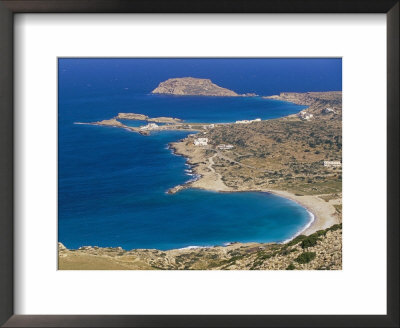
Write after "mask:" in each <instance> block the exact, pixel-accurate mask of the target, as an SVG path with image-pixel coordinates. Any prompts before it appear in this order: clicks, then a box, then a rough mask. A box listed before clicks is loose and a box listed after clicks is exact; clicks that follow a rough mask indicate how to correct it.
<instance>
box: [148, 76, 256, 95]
mask: <svg viewBox="0 0 400 328" xmlns="http://www.w3.org/2000/svg"><path fill="white" fill-rule="evenodd" d="M151 93H153V94H165V95H175V96H215V97H239V96H240V95H239V94H237V93H236V92H234V91H232V90H229V89H226V88H222V87H220V86H218V85H216V84H214V83H212V82H211V80H210V79H198V78H194V77H182V78H173V79H168V80H166V81H164V82H161V83H160V84H159V85H158V87H157V88H155V89H154V90H153V91H152V92H151ZM251 95H253V94H251Z"/></svg>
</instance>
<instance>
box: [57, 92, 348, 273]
mask: <svg viewBox="0 0 400 328" xmlns="http://www.w3.org/2000/svg"><path fill="white" fill-rule="evenodd" d="M265 98H267V99H272V100H280V101H290V102H293V103H296V104H300V105H305V106H308V107H307V108H306V109H304V110H302V111H300V112H299V113H297V114H293V115H289V116H286V117H282V118H278V119H272V120H260V119H250V120H242V121H237V122H236V123H229V124H221V123H220V124H210V123H208V124H200V123H196V124H194V123H193V124H192V123H185V122H182V121H178V120H179V119H174V120H175V121H174V122H171V123H170V124H166V127H163V129H189V130H193V131H197V132H198V133H197V134H192V135H188V136H187V137H186V138H184V139H182V140H180V141H178V142H174V143H171V144H170V147H171V148H172V149H173V150H174V152H175V154H177V155H182V156H185V157H186V158H187V162H188V164H189V165H191V168H192V170H193V171H194V173H195V174H196V175H197V176H198V177H199V178H198V179H197V180H195V181H190V182H188V183H186V184H184V185H179V186H176V187H174V188H171V189H170V190H169V191H168V192H169V193H175V192H179V191H180V190H182V189H184V188H201V189H206V190H215V191H222V192H239V191H261V192H271V193H275V194H277V195H280V196H282V197H286V198H289V199H292V200H294V201H296V202H298V203H300V204H301V205H303V206H304V207H306V208H307V209H308V210H309V211H310V212H311V213H313V215H314V221H313V222H311V225H310V226H309V227H307V228H306V230H305V231H302V232H300V233H301V234H300V235H299V236H297V237H295V238H294V239H293V240H290V241H286V242H285V243H283V244H276V243H272V244H262V243H245V244H244V243H233V244H231V245H228V246H226V247H222V246H216V247H209V248H197V249H176V250H170V251H165V252H164V251H159V250H131V251H125V250H122V249H119V248H118V249H115V248H99V247H82V248H80V249H79V250H68V249H66V248H65V247H64V246H63V245H60V246H59V249H60V253H59V254H60V256H59V265H60V269H74V268H76V267H78V266H79V265H82V263H87V268H86V269H96V268H99V266H102V268H104V269H107V268H108V269H113V268H114V269H117V268H119V269H123V268H125V269H247V270H248V269H307V270H309V269H324V270H326V269H328V270H329V269H341V265H342V264H341V260H342V254H341V251H342V245H341V234H342V167H341V158H342V125H341V124H342V93H341V92H339V91H335V92H308V93H281V94H280V95H275V96H269V97H265ZM117 118H118V119H122V118H123V119H139V120H147V121H150V120H151V119H150V118H148V117H147V116H145V115H142V114H133V113H124V114H123V113H120V114H118V116H117V117H115V118H112V119H110V120H105V121H101V122H95V123H91V124H99V125H112V126H115V127H122V128H126V126H125V125H123V124H122V123H121V122H119V121H118V120H117ZM104 122H106V123H105V124H104ZM120 124H122V126H121V125H120Z"/></svg>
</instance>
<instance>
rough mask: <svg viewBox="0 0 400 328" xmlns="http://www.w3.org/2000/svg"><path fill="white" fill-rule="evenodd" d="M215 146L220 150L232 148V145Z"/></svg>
mask: <svg viewBox="0 0 400 328" xmlns="http://www.w3.org/2000/svg"><path fill="white" fill-rule="evenodd" d="M217 148H218V149H222V150H229V149H232V148H234V146H233V145H225V144H221V145H218V146H217Z"/></svg>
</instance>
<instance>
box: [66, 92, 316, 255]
mask: <svg viewBox="0 0 400 328" xmlns="http://www.w3.org/2000/svg"><path fill="white" fill-rule="evenodd" d="M126 102H129V103H131V104H136V105H138V104H139V103H140V104H141V105H140V109H134V110H132V111H133V112H140V113H144V114H146V115H149V116H168V115H169V116H174V117H182V118H185V119H186V120H188V121H190V122H194V121H202V122H215V121H218V122H224V121H234V120H236V119H244V118H247V117H250V118H256V117H261V118H269V117H277V116H279V115H283V114H289V113H293V112H297V111H299V110H300V109H301V108H303V107H300V106H295V105H291V104H287V103H284V102H276V101H270V100H264V99H259V98H235V99H233V98H223V99H222V98H221V99H219V98H218V99H217V98H200V99H197V98H196V97H188V98H186V97H185V98H176V97H159V96H150V95H144V96H132V97H131V98H129V99H127V97H121V98H117V99H116V98H113V99H112V100H109V101H107V100H106V99H101V100H99V99H98V98H97V97H96V98H93V99H88V98H85V99H84V100H82V101H77V100H74V101H65V102H63V103H62V104H60V112H59V122H60V124H59V240H60V241H61V242H62V243H64V244H65V245H66V246H67V247H69V248H77V247H80V246H83V245H97V246H104V247H106V246H114V247H115V246H121V247H123V248H125V249H132V248H157V249H172V248H181V247H188V246H211V245H221V244H224V243H227V242H233V241H240V242H251V241H259V242H271V241H282V240H285V239H287V238H289V237H291V236H292V235H293V234H295V233H296V232H297V231H298V230H299V229H301V228H302V227H304V226H305V225H306V224H307V222H308V221H309V214H308V213H307V211H306V210H305V209H304V208H302V207H301V206H299V205H298V204H296V203H294V202H291V201H289V200H286V199H284V198H281V197H277V196H274V195H271V194H267V193H258V192H240V193H218V192H212V191H203V190H194V189H187V190H183V191H181V192H179V193H176V194H173V195H171V194H166V191H167V190H168V189H169V188H171V187H174V186H176V185H178V184H181V183H184V182H186V181H188V180H190V179H192V178H193V176H191V175H190V168H189V167H188V166H187V165H185V162H186V160H185V158H183V157H180V156H176V155H174V154H173V153H172V152H171V150H169V149H168V143H170V142H172V141H177V140H179V139H182V138H184V137H185V136H186V135H187V134H188V132H180V131H165V132H155V133H152V134H151V135H150V136H142V135H139V134H136V133H132V132H129V131H126V130H124V129H118V128H113V127H99V126H89V125H76V124H73V123H74V122H77V121H80V122H82V121H84V122H91V121H94V120H100V119H107V118H111V117H113V116H115V115H116V114H117V113H118V112H121V111H127V108H125V107H124V106H123V105H122V104H125V103H126ZM116 104H121V106H119V105H118V106H117V105H116ZM187 106H190V107H191V108H197V107H198V108H201V109H202V110H201V111H200V110H199V111H190V112H188V110H187ZM110 108H112V109H110ZM216 108H218V111H217V110H216ZM132 123H134V122H132ZM141 123H143V122H141Z"/></svg>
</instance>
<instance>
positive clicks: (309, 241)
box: [301, 234, 319, 249]
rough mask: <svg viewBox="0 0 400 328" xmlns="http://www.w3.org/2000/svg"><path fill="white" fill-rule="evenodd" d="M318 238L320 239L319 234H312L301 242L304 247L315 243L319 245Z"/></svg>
mask: <svg viewBox="0 0 400 328" xmlns="http://www.w3.org/2000/svg"><path fill="white" fill-rule="evenodd" d="M318 240H319V238H318V235H317V234H312V235H310V236H308V237H307V238H306V239H304V240H303V241H302V242H301V248H303V249H304V248H308V247H312V246H315V245H317V241H318Z"/></svg>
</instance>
